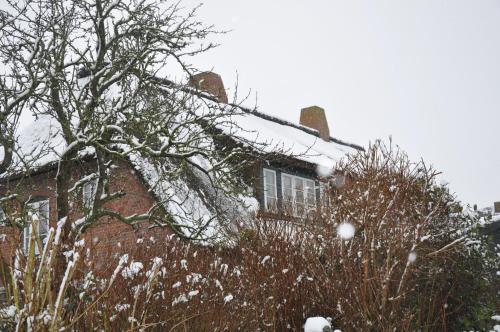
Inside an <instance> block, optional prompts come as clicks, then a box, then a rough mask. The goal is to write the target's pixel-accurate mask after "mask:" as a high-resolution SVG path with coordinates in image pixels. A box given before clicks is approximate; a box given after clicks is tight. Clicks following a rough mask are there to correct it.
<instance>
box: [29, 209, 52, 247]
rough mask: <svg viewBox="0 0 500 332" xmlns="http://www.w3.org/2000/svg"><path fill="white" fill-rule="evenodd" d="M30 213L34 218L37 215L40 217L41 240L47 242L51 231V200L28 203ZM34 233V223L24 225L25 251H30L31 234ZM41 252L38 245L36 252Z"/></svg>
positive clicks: (39, 234)
mask: <svg viewBox="0 0 500 332" xmlns="http://www.w3.org/2000/svg"><path fill="white" fill-rule="evenodd" d="M27 208H28V215H31V216H32V218H34V216H36V218H38V236H39V239H40V241H41V244H42V245H44V244H45V240H46V238H47V233H48V231H49V201H48V200H43V201H38V202H32V203H28V204H27ZM32 233H33V225H32V224H31V222H30V223H29V225H26V226H25V227H24V231H23V248H24V250H25V251H28V246H29V241H30V237H31V234H32ZM38 253H39V249H38V245H37V246H35V254H38Z"/></svg>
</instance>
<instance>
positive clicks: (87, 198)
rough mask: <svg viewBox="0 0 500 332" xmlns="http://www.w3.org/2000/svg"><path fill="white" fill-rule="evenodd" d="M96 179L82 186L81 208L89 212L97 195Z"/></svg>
mask: <svg viewBox="0 0 500 332" xmlns="http://www.w3.org/2000/svg"><path fill="white" fill-rule="evenodd" d="M97 185H98V183H97V179H92V180H90V181H87V182H85V183H84V184H83V187H82V201H83V207H84V208H85V209H88V210H90V208H91V207H92V205H93V204H94V200H95V195H96V193H97Z"/></svg>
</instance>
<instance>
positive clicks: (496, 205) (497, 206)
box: [493, 202, 500, 213]
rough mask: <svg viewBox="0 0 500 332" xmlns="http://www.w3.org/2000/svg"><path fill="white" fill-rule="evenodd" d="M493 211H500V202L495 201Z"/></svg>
mask: <svg viewBox="0 0 500 332" xmlns="http://www.w3.org/2000/svg"><path fill="white" fill-rule="evenodd" d="M493 213H500V202H495V203H493Z"/></svg>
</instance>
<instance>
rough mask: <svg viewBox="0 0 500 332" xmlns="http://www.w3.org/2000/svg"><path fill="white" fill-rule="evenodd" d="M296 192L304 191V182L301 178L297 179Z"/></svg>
mask: <svg viewBox="0 0 500 332" xmlns="http://www.w3.org/2000/svg"><path fill="white" fill-rule="evenodd" d="M295 190H304V181H303V180H302V179H299V178H295Z"/></svg>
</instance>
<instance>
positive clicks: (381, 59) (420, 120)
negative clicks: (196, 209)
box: [184, 0, 500, 207]
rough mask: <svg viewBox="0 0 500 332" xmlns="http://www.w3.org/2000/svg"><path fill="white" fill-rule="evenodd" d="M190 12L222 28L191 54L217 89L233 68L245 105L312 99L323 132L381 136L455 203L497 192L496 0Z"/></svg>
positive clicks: (286, 110) (262, 5)
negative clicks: (216, 77) (428, 167)
mask: <svg viewBox="0 0 500 332" xmlns="http://www.w3.org/2000/svg"><path fill="white" fill-rule="evenodd" d="M197 3H199V1H196V0H185V1H184V4H185V5H188V6H192V5H195V4H197ZM199 18H200V19H201V20H202V21H204V22H206V23H212V24H215V25H216V26H217V27H218V28H220V29H232V32H231V33H229V34H227V35H225V36H223V37H222V38H220V42H221V44H222V45H221V46H220V47H219V48H218V49H216V50H214V51H211V52H210V53H208V54H205V55H202V56H201V57H198V58H197V59H196V60H195V62H194V63H195V64H197V65H198V66H199V67H200V69H203V70H206V69H212V68H213V70H214V71H216V72H218V73H219V74H221V75H222V77H223V79H224V81H225V83H226V86H227V87H231V86H232V85H233V84H234V82H235V81H236V72H238V74H239V88H240V94H244V93H243V92H248V91H249V90H250V89H251V90H252V97H251V102H248V103H249V104H250V105H252V104H253V103H254V102H255V92H256V93H257V95H258V100H257V102H258V106H259V109H260V110H261V111H263V112H266V113H270V114H273V115H277V116H280V117H282V118H285V119H288V120H291V121H295V122H298V120H299V111H300V109H301V108H302V107H305V106H310V105H318V106H321V107H323V108H325V110H326V113H327V117H328V121H329V125H330V128H331V133H332V135H333V136H335V137H339V138H341V139H345V140H350V141H353V142H355V143H359V144H362V145H365V146H366V145H368V143H369V142H370V141H373V140H374V139H376V138H388V137H389V136H390V135H391V136H392V137H393V140H394V141H395V142H396V143H397V144H398V145H399V146H401V147H402V148H403V149H404V150H405V151H407V152H408V154H409V155H410V157H411V158H412V159H413V160H418V159H419V158H423V159H424V160H425V161H427V162H428V163H430V164H432V165H433V166H434V167H435V168H437V169H439V170H441V171H442V172H443V173H444V175H443V180H444V181H447V182H449V184H450V187H451V189H452V191H453V192H455V193H456V194H457V196H458V198H459V199H461V200H462V201H464V202H467V203H471V204H473V203H478V205H479V206H480V207H484V206H490V205H492V203H493V201H495V200H498V201H500V1H499V0H481V1H477V0H470V1H465V0H449V1H441V0H432V1H431V0H427V1H426V0H418V1H417V0H415V1H400V0H392V1H389V0H387V1H380V0H377V1H356V0H344V1H334V0H323V1H320V0H309V1H295V0H294V1H290V0H273V1H264V0H253V1H243V0H216V1H215V0H212V1H207V2H205V4H204V5H203V7H202V8H201V9H200V12H199Z"/></svg>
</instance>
